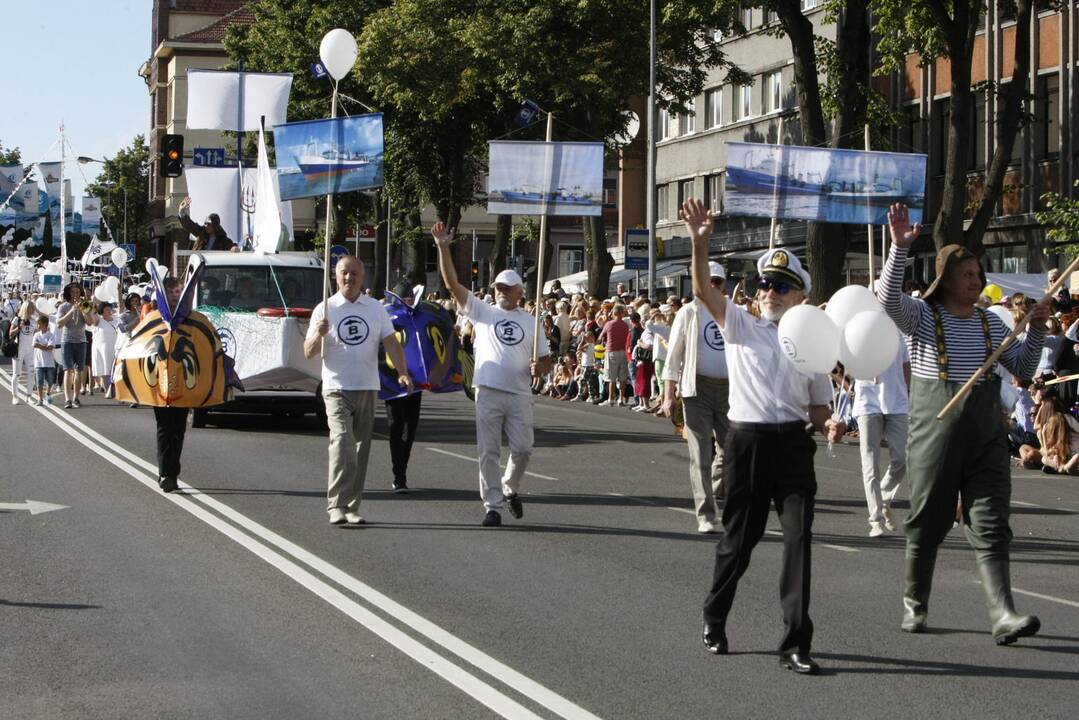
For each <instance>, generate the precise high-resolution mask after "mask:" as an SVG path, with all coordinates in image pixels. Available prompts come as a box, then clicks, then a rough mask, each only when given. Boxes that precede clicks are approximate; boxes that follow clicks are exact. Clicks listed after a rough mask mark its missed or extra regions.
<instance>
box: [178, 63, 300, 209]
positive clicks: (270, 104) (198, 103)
mask: <svg viewBox="0 0 1079 720" xmlns="http://www.w3.org/2000/svg"><path fill="white" fill-rule="evenodd" d="M290 92H292V74H291V73H249V72H245V73H238V72H226V71H223V70H194V69H192V70H188V71H187V127H188V128H189V129H191V130H238V131H244V132H248V131H254V130H258V129H259V127H260V125H259V119H260V118H261V117H263V116H265V117H266V127H273V126H274V125H280V124H283V123H284V122H286V120H287V110H288V98H289V93H290ZM241 98H242V100H241ZM241 102H242V104H241ZM226 227H227V226H226Z"/></svg>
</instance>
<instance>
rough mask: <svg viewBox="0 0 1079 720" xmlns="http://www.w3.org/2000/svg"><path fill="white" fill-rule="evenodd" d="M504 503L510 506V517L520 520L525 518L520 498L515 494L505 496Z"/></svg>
mask: <svg viewBox="0 0 1079 720" xmlns="http://www.w3.org/2000/svg"><path fill="white" fill-rule="evenodd" d="M506 503H507V504H509V506H510V515H512V516H513V517H515V518H517V519H518V520H520V519H521V518H523V517H524V516H525V506H524V505H523V504H522V503H521V496H520V495H518V494H517V493H513V494H512V495H507V496H506Z"/></svg>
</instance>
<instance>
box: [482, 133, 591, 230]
mask: <svg viewBox="0 0 1079 720" xmlns="http://www.w3.org/2000/svg"><path fill="white" fill-rule="evenodd" d="M488 147H489V166H490V173H489V175H488V176H487V212H488V213H490V214H492V215H599V214H600V213H601V212H602V211H603V143H591V142H534V141H533V142H529V141H515V140H492V141H491V142H490V143H488Z"/></svg>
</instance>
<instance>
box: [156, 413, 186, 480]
mask: <svg viewBox="0 0 1079 720" xmlns="http://www.w3.org/2000/svg"><path fill="white" fill-rule="evenodd" d="M187 411H188V408H176V407H155V408H154V420H156V421H157V474H158V475H159V476H161V477H171V478H175V477H179V475H180V454H181V453H182V452H183V451H184V433H185V432H186V431H187Z"/></svg>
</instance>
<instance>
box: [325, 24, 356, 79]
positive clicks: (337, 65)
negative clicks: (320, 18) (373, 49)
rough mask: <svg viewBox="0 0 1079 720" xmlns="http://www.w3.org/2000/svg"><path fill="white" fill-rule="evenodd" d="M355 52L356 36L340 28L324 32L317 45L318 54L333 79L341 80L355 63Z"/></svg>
mask: <svg viewBox="0 0 1079 720" xmlns="http://www.w3.org/2000/svg"><path fill="white" fill-rule="evenodd" d="M356 54H357V49H356V38H355V37H354V36H353V35H352V33H350V32H349V31H348V30H343V29H341V28H335V29H333V30H330V31H329V32H328V33H326V34H325V35H324V36H323V37H322V42H321V43H320V44H319V46H318V56H319V58H320V59H321V60H322V64H323V65H324V66H325V67H326V72H328V73H330V76H331V77H333V79H334V80H341V79H342V78H343V77H345V76H346V75H348V74H349V72H350V71H351V70H352V66H353V65H355V64H356Z"/></svg>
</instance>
